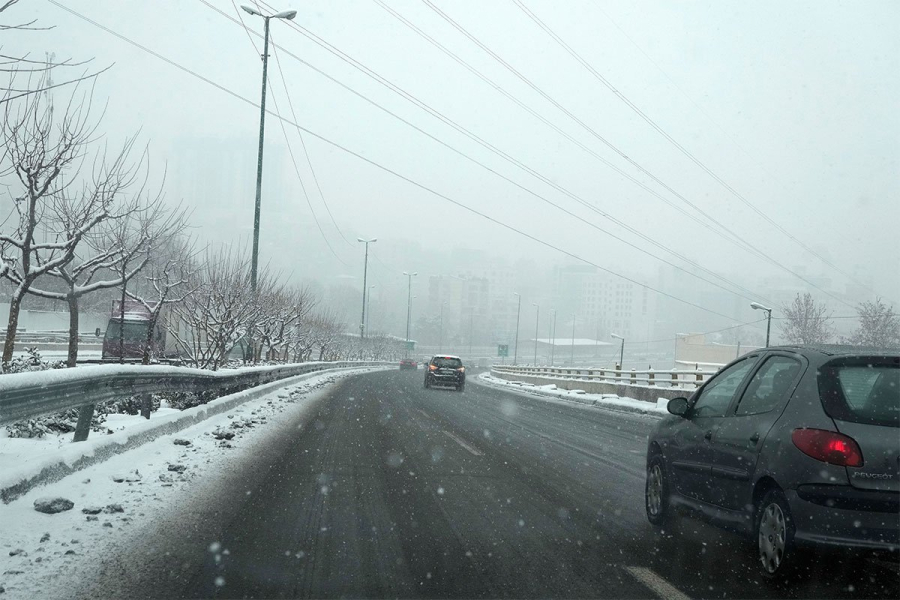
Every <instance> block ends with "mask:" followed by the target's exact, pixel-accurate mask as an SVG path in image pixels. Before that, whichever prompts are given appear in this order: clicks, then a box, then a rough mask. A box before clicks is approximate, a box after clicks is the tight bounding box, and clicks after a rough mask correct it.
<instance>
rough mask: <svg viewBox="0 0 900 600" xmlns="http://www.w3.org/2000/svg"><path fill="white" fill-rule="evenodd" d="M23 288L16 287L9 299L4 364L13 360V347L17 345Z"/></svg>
mask: <svg viewBox="0 0 900 600" xmlns="http://www.w3.org/2000/svg"><path fill="white" fill-rule="evenodd" d="M23 294H24V292H22V291H21V288H18V287H17V288H16V291H14V292H13V295H12V298H10V299H9V321H8V322H7V324H6V341H5V342H4V343H3V364H4V365H7V364H8V363H9V361H11V360H12V355H13V348H15V346H16V330H17V329H18V328H19V310H20V309H21V308H22V295H23Z"/></svg>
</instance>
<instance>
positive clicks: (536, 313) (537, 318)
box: [531, 302, 541, 366]
mask: <svg viewBox="0 0 900 600" xmlns="http://www.w3.org/2000/svg"><path fill="white" fill-rule="evenodd" d="M531 305H532V306H534V307H535V309H537V310H535V311H534V366H537V364H538V362H537V338H538V323H539V322H540V318H541V307H540V305H539V304H536V303H534V302H532V303H531Z"/></svg>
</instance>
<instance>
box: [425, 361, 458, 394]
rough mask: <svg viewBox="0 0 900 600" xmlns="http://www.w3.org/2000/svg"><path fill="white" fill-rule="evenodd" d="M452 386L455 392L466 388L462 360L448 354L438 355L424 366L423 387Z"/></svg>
mask: <svg viewBox="0 0 900 600" xmlns="http://www.w3.org/2000/svg"><path fill="white" fill-rule="evenodd" d="M433 385H452V386H453V387H455V388H456V391H458V392H461V391H463V390H464V389H465V388H466V368H465V366H463V362H462V359H461V358H460V357H458V356H453V355H450V354H439V355H437V356H434V357H432V358H431V360H430V361H429V362H428V364H427V365H426V366H425V387H426V388H430V387H431V386H433Z"/></svg>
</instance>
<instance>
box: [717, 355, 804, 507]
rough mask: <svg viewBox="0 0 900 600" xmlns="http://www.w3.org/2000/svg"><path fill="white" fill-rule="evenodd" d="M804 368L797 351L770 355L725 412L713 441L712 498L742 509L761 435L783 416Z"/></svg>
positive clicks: (720, 503)
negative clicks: (793, 353) (795, 353)
mask: <svg viewBox="0 0 900 600" xmlns="http://www.w3.org/2000/svg"><path fill="white" fill-rule="evenodd" d="M804 370H805V361H804V360H802V359H801V357H799V356H794V355H790V354H788V353H778V354H774V355H770V356H768V357H766V359H765V360H764V361H762V363H761V364H760V365H759V368H758V369H756V370H755V371H754V372H753V374H752V375H751V377H750V379H749V381H748V382H747V384H746V386H745V387H744V389H743V390H742V391H741V393H740V397H739V399H738V401H737V402H736V403H735V406H733V407H732V408H731V409H730V410H729V411H728V413H726V415H725V417H724V418H722V419H720V420H719V422H718V423H717V424H716V426H715V427H714V428H713V435H712V439H710V443H709V448H708V450H709V454H710V459H711V467H712V468H711V471H710V472H711V479H712V487H711V490H712V496H711V498H710V499H711V501H712V502H713V503H714V504H717V505H719V506H722V507H723V508H727V509H731V510H741V509H743V508H745V506H746V505H747V504H748V503H749V502H750V501H751V496H752V490H751V477H752V475H753V472H754V470H755V469H756V463H757V460H758V458H759V450H760V448H762V445H763V441H764V440H765V439H766V436H767V435H768V433H769V430H770V429H772V426H773V425H774V424H775V421H777V420H778V417H779V416H781V413H782V412H783V411H784V407H785V406H786V405H787V401H788V399H789V398H790V395H791V393H792V392H793V390H794V388H795V387H796V385H797V382H799V381H800V377H801V376H802V374H803V371H804Z"/></svg>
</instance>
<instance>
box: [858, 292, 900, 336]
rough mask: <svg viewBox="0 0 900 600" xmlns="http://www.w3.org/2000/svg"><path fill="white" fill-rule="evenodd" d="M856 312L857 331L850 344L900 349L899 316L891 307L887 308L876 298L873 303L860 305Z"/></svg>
mask: <svg viewBox="0 0 900 600" xmlns="http://www.w3.org/2000/svg"><path fill="white" fill-rule="evenodd" d="M857 312H858V313H859V329H857V330H856V331H855V332H854V333H853V335H852V336H850V339H849V342H850V343H851V344H855V345H857V346H874V347H876V348H896V347H900V316H898V315H897V313H895V312H894V307H893V306H887V305H886V304H884V303H883V302H882V301H881V298H876V299H875V301H874V302H863V303H862V304H860V305H859V308H858V309H857Z"/></svg>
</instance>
